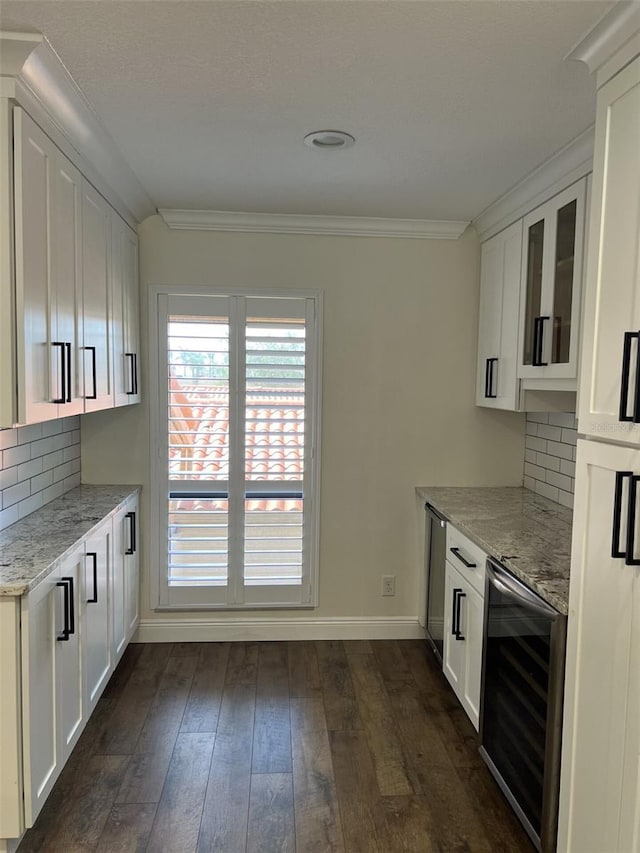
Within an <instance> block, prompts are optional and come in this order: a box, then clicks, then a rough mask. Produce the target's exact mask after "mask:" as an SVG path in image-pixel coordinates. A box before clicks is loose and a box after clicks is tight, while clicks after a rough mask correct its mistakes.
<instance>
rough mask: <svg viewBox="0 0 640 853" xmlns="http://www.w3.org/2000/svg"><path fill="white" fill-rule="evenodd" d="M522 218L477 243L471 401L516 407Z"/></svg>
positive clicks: (479, 403) (498, 406)
mask: <svg viewBox="0 0 640 853" xmlns="http://www.w3.org/2000/svg"><path fill="white" fill-rule="evenodd" d="M521 262H522V221H518V222H515V223H514V224H513V225H511V226H510V227H509V228H506V229H505V230H504V231H501V232H500V233H499V234H496V235H495V237H492V238H491V239H490V240H487V241H486V243H483V244H482V259H481V272H480V314H479V321H478V366H477V381H476V405H478V406H488V407H490V408H494V409H509V410H514V409H516V408H517V406H518V379H517V376H516V370H517V363H518V310H519V305H520V268H521Z"/></svg>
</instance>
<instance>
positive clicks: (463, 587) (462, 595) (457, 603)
mask: <svg viewBox="0 0 640 853" xmlns="http://www.w3.org/2000/svg"><path fill="white" fill-rule="evenodd" d="M444 606H445V617H444V618H445V641H444V674H445V676H446V678H447V681H448V682H449V684H450V685H451V686H452V687H453V690H454V692H455V694H456V696H457V697H458V699H459V700H460V704H461V705H462V707H463V708H464V709H465V711H466V712H467V716H468V717H469V719H470V720H471V722H472V723H473V725H474V727H475V729H476V731H477V730H478V726H479V719H480V684H481V679H482V635H483V624H484V606H483V599H482V596H481V595H479V594H478V592H477V591H476V590H475V589H474V588H473V587H472V586H471V584H470V583H469V581H468V580H467V579H466V578H465V577H463V575H462V574H461V573H460V572H459V571H458V570H457V569H454V567H453V566H452V565H451V564H450V563H449V562H448V561H447V568H446V575H445V605H444Z"/></svg>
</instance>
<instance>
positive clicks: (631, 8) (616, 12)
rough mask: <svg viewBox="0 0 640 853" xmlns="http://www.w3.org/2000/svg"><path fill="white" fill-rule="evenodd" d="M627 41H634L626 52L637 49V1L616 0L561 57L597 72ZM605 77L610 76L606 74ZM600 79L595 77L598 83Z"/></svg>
mask: <svg viewBox="0 0 640 853" xmlns="http://www.w3.org/2000/svg"><path fill="white" fill-rule="evenodd" d="M630 42H635V46H634V47H633V48H632V50H631V51H630V53H631V54H633V53H636V54H637V53H638V52H640V2H638V0H620V1H619V2H618V3H616V5H615V6H614V7H613V8H612V9H610V10H609V11H608V12H607V13H606V14H605V15H604V16H603V17H602V18H601V19H600V20H599V21H598V23H597V24H596V25H595V26H594V27H592V29H591V30H589V32H588V33H587V34H586V36H584V37H583V38H582V39H580V41H579V42H578V43H577V44H576V45H575V46H574V47H573V48H572V49H571V50H570V51H569V53H568V54H567V55H566V57H565V59H568V60H575V61H578V62H584V64H585V65H586V66H587V68H588V69H589V71H590V72H591V73H593V72H594V71H599V70H600V69H601V68H602V67H603V66H604V65H605V64H607V63H608V62H609V61H610V60H611V59H612V58H613V56H614V54H616V53H618V51H621V50H622V49H623V48H625V47H626V46H627V45H628V44H629V43H630ZM624 61H625V62H626V61H628V60H624ZM615 70H619V68H617V69H615ZM613 73H615V71H614V72H613ZM609 76H612V75H611V74H609ZM603 82H604V81H603V80H600V79H599V80H598V84H599V85H602V83H603Z"/></svg>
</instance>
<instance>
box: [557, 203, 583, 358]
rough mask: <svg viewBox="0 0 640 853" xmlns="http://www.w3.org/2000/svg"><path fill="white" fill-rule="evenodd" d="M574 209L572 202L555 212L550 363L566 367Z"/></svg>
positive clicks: (574, 228)
mask: <svg viewBox="0 0 640 853" xmlns="http://www.w3.org/2000/svg"><path fill="white" fill-rule="evenodd" d="M577 207H578V203H577V201H575V200H574V201H572V202H570V203H569V204H566V205H565V206H564V207H561V208H560V210H559V211H558V221H557V228H556V259H555V267H554V271H553V272H554V289H553V293H554V296H553V345H552V352H551V361H552V362H553V363H554V364H566V363H567V362H568V361H569V345H570V343H571V301H572V296H573V266H574V260H573V258H574V251H575V244H576V212H577Z"/></svg>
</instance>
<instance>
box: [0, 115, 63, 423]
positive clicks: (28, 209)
mask: <svg viewBox="0 0 640 853" xmlns="http://www.w3.org/2000/svg"><path fill="white" fill-rule="evenodd" d="M55 157H56V148H55V145H54V144H53V143H52V142H51V140H50V139H49V137H48V136H46V135H45V134H44V133H43V132H42V131H41V130H40V128H39V127H38V126H37V125H36V124H34V122H33V121H31V119H30V118H29V116H28V115H26V113H24V112H23V111H22V110H20V109H16V110H14V192H15V276H16V313H17V315H18V316H19V317H22V318H23V322H22V323H19V324H18V326H17V329H16V343H17V371H18V419H19V421H20V422H21V423H35V422H38V421H46V420H51V419H52V418H57V417H58V405H57V403H55V402H54V400H55V399H56V398H57V397H58V396H59V394H60V393H61V390H62V375H61V374H60V375H59V374H58V372H57V371H56V369H55V368H56V365H59V362H58V361H57V353H56V354H54V353H53V352H52V350H53V349H54V347H53V343H54V341H53V339H52V337H51V330H50V318H51V317H52V315H53V313H54V311H55V295H53V294H52V292H51V291H52V281H51V215H52V199H51V195H52V172H53V170H54V168H55V166H54V163H55ZM5 381H7V382H10V381H11V378H10V377H4V376H3V382H5ZM52 386H53V387H52ZM3 426H10V424H3Z"/></svg>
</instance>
